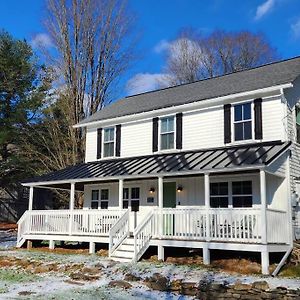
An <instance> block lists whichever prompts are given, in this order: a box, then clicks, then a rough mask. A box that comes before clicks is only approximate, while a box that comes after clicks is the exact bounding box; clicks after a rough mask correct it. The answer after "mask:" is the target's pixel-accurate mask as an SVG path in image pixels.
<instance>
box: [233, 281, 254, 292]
mask: <svg viewBox="0 0 300 300" xmlns="http://www.w3.org/2000/svg"><path fill="white" fill-rule="evenodd" d="M251 288H252V286H251V285H250V284H245V283H240V282H237V283H236V284H234V285H233V289H234V290H236V291H248V290H251Z"/></svg>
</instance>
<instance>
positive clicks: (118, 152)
mask: <svg viewBox="0 0 300 300" xmlns="http://www.w3.org/2000/svg"><path fill="white" fill-rule="evenodd" d="M116 156H121V125H117V126H116Z"/></svg>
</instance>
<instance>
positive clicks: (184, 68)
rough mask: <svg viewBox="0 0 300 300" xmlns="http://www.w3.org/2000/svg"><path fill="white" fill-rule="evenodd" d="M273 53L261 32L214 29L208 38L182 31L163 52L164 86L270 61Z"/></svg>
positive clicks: (272, 58)
mask: <svg viewBox="0 0 300 300" xmlns="http://www.w3.org/2000/svg"><path fill="white" fill-rule="evenodd" d="M276 58H277V53H276V50H275V49H274V48H272V47H271V45H270V44H269V43H268V41H267V39H266V37H265V36H264V35H263V34H262V33H258V34H256V33H252V32H249V31H240V32H226V31H221V30H216V31H214V32H212V33H211V34H209V35H208V36H201V35H196V34H195V33H193V32H192V31H191V30H190V31H188V32H183V33H181V34H180V36H179V37H178V38H177V39H176V40H175V41H173V42H171V43H170V46H169V47H168V50H167V55H166V68H165V70H164V71H165V73H167V74H169V75H167V76H166V80H165V81H166V82H167V85H176V84H182V83H189V82H193V81H196V80H200V79H205V78H212V77H214V76H219V75H224V74H228V73H232V72H236V71H240V70H245V69H249V68H252V67H256V66H259V65H262V64H265V63H269V62H271V61H274V60H275V59H276Z"/></svg>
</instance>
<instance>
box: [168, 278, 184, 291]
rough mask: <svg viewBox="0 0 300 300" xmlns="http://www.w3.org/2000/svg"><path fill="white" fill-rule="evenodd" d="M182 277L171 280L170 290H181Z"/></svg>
mask: <svg viewBox="0 0 300 300" xmlns="http://www.w3.org/2000/svg"><path fill="white" fill-rule="evenodd" d="M181 282H182V280H181V279H176V280H173V281H171V282H170V284H169V290H170V291H173V292H179V291H181Z"/></svg>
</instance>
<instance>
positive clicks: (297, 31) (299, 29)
mask: <svg viewBox="0 0 300 300" xmlns="http://www.w3.org/2000/svg"><path fill="white" fill-rule="evenodd" d="M291 29H292V32H293V35H294V36H295V37H296V38H300V18H299V19H298V20H297V21H296V22H295V23H293V24H292V25H291Z"/></svg>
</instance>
